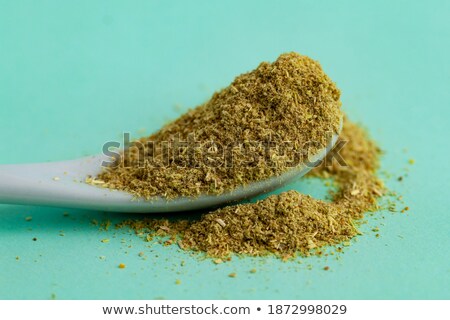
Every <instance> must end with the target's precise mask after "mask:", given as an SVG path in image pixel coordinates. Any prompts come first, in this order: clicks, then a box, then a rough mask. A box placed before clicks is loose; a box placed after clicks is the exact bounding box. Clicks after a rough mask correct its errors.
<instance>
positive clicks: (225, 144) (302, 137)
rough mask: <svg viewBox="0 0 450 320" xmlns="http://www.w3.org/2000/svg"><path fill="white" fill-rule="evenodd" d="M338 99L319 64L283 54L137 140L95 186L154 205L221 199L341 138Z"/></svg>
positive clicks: (299, 161) (338, 94)
mask: <svg viewBox="0 0 450 320" xmlns="http://www.w3.org/2000/svg"><path fill="white" fill-rule="evenodd" d="M339 97H340V91H339V90H338V89H337V87H336V86H335V84H334V83H333V82H332V81H331V80H330V78H329V77H328V76H327V75H326V74H325V73H324V72H323V70H322V68H321V66H320V64H319V63H318V62H316V61H314V60H312V59H310V58H308V57H306V56H302V55H299V54H297V53H286V54H282V55H281V56H280V57H279V58H278V59H277V60H276V61H275V62H273V63H268V62H263V63H261V64H260V65H259V66H258V67H257V68H256V69H255V70H253V71H251V72H248V73H245V74H242V75H240V76H238V77H237V78H236V79H235V80H234V81H233V82H232V83H231V84H230V85H229V86H228V87H226V88H224V89H222V90H221V91H219V92H216V93H214V95H213V96H212V97H211V99H210V100H209V101H207V102H206V103H205V104H203V105H200V106H198V107H197V108H195V109H193V110H190V111H189V112H187V113H186V114H184V115H182V116H181V117H180V118H178V119H177V120H175V121H173V122H172V123H170V124H168V125H166V126H164V127H163V128H162V129H161V130H159V131H158V132H156V133H155V134H153V135H151V136H150V137H145V138H142V139H140V140H138V141H136V142H135V145H134V147H132V148H130V149H128V151H127V152H125V153H123V154H122V155H121V157H120V159H119V160H118V161H116V163H115V165H114V166H111V167H109V168H107V169H106V170H105V171H104V172H103V173H101V174H100V175H99V176H98V177H96V178H95V179H96V180H95V182H96V183H97V184H98V183H99V182H100V183H101V184H102V186H104V187H108V188H112V189H120V190H124V191H127V192H130V193H132V194H133V195H135V196H139V197H145V198H147V199H149V198H151V197H154V196H162V197H166V198H168V199H170V198H174V197H178V196H180V195H182V196H197V195H199V194H220V193H223V192H224V191H230V190H233V189H234V188H236V187H238V186H243V185H246V184H248V183H251V182H254V181H258V180H263V179H266V178H268V177H272V176H277V175H280V174H282V173H283V172H285V171H287V170H289V169H290V168H292V166H293V165H292V161H294V164H295V165H298V164H301V163H302V162H304V161H305V160H307V159H306V157H307V155H308V154H316V153H317V151H318V150H319V149H322V148H324V147H325V146H326V145H327V144H328V142H329V140H330V136H331V134H333V133H338V131H339V127H340V119H341V117H342V114H341V111H340V106H341V102H340V100H339ZM287 142H288V145H287V144H286V143H287ZM268 145H269V146H275V148H267V147H266V146H268ZM281 145H282V146H283V148H282V149H283V150H280V148H279V147H280V146H281ZM305 151H307V152H305Z"/></svg>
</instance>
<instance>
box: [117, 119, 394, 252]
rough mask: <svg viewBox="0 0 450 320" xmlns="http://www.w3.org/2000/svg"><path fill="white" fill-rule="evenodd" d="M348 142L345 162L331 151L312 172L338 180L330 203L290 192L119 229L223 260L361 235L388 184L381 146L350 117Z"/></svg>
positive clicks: (344, 140) (126, 223) (294, 249)
mask: <svg viewBox="0 0 450 320" xmlns="http://www.w3.org/2000/svg"><path fill="white" fill-rule="evenodd" d="M343 143H346V144H345V145H344V147H343V148H342V149H341V150H340V152H339V154H340V155H341V156H342V159H343V160H344V162H345V163H342V162H341V163H339V162H337V161H336V160H335V157H333V156H332V153H330V155H329V156H327V159H325V161H323V163H322V164H321V165H320V166H319V167H317V168H315V169H314V170H313V171H312V172H311V173H310V174H309V176H314V177H321V178H332V179H333V180H334V182H335V184H336V190H334V191H333V192H332V199H331V201H330V202H327V201H323V200H318V199H313V198H311V197H310V196H307V195H303V194H300V193H298V192H297V191H288V192H283V193H281V194H279V195H273V196H270V197H268V198H266V199H263V200H260V201H258V202H256V203H250V204H241V205H234V206H228V207H225V208H221V209H218V210H215V211H213V212H210V213H207V214H205V215H203V216H202V217H201V218H200V219H199V220H196V221H189V220H168V219H149V218H147V219H143V220H127V221H124V222H122V223H120V224H118V226H117V227H119V228H121V227H127V228H131V229H133V230H135V232H136V233H138V234H145V235H146V239H149V240H151V239H153V237H155V236H169V237H170V239H169V240H167V241H166V244H173V243H177V244H178V245H179V246H180V247H181V248H182V249H185V250H193V251H201V252H205V253H206V254H207V255H209V256H212V257H222V258H223V257H226V256H228V255H229V254H231V253H237V254H247V255H253V256H260V255H266V254H275V255H277V256H280V257H282V258H289V257H293V256H295V255H297V254H303V255H308V254H310V253H311V250H312V249H316V248H320V247H321V246H324V245H333V244H337V243H340V242H344V241H348V240H349V239H351V238H352V237H354V236H355V235H357V234H358V233H359V232H358V230H357V227H356V226H355V222H356V221H357V220H359V219H361V218H363V216H364V213H365V212H367V211H372V210H377V209H379V207H378V204H377V200H378V198H379V197H381V196H382V195H383V193H384V192H385V188H384V187H383V183H382V181H381V180H380V179H379V178H378V177H377V176H376V170H377V169H378V166H379V156H380V149H379V148H378V146H377V145H376V144H375V143H374V142H373V141H372V140H371V139H370V138H369V137H368V136H367V134H366V133H365V131H364V130H363V129H361V128H360V127H359V126H357V125H356V124H354V123H352V122H350V121H348V120H347V119H345V120H344V126H343V130H342V132H341V135H340V141H338V143H337V145H336V146H337V147H336V148H340V147H341V146H342V144H343ZM338 146H339V147H338Z"/></svg>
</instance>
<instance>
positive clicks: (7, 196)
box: [0, 134, 338, 212]
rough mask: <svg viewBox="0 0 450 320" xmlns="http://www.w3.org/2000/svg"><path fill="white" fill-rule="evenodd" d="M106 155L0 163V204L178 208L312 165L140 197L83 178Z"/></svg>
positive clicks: (207, 202)
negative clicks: (232, 183) (216, 190)
mask: <svg viewBox="0 0 450 320" xmlns="http://www.w3.org/2000/svg"><path fill="white" fill-rule="evenodd" d="M337 139H338V135H337V134H334V135H333V136H332V137H331V140H330V141H329V143H328V145H327V147H326V148H324V149H322V150H320V152H318V153H317V154H316V155H314V156H312V157H310V163H317V162H319V161H320V160H322V159H323V158H324V157H325V155H326V154H327V153H328V152H329V151H330V150H331V149H332V148H333V146H334V144H335V143H336V141H337ZM103 161H107V162H110V158H108V157H106V156H105V155H98V156H91V157H86V158H82V159H78V160H70V161H62V162H48V163H34V164H12V165H0V203H10V204H24V205H42V206H55V207H65V208H80V209H91V210H100V211H120V212H175V211H188V210H194V209H201V208H208V207H215V206H219V205H221V204H226V203H232V202H236V201H239V200H242V199H246V198H250V197H253V196H255V195H258V194H261V193H265V192H269V191H272V190H274V189H277V188H279V187H281V186H283V185H285V184H287V183H289V182H291V181H292V180H294V179H296V178H299V177H301V176H303V175H305V174H306V173H307V172H308V171H309V170H311V168H312V167H313V166H311V164H310V165H309V166H306V165H300V166H297V167H295V168H293V169H290V170H289V171H287V172H286V173H284V174H282V175H280V176H277V177H272V178H269V179H267V180H262V181H258V182H254V183H251V184H249V185H246V186H243V187H238V188H236V189H234V190H233V191H230V192H226V193H223V194H220V195H201V196H199V197H180V198H176V199H172V200H166V199H164V198H155V199H152V200H145V199H136V198H134V197H133V196H132V195H131V194H129V193H127V192H123V191H118V190H110V189H106V188H102V187H97V186H93V185H90V184H87V183H85V182H84V181H85V180H86V177H87V176H89V175H90V176H93V177H95V176H97V174H98V173H100V171H101V170H102V166H101V164H102V162H103Z"/></svg>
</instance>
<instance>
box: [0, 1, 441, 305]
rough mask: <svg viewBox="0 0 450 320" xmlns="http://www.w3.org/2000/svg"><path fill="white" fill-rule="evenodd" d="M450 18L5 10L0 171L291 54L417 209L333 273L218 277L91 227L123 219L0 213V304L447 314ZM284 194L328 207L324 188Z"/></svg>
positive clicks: (338, 263)
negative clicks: (287, 306)
mask: <svg viewBox="0 0 450 320" xmlns="http://www.w3.org/2000/svg"><path fill="white" fill-rule="evenodd" d="M449 16H450V2H448V1H421V2H420V3H419V2H418V1H370V2H369V1H292V2H289V1H264V2H263V1H221V2H218V1H190V2H187V1H76V2H75V1H74V2H67V1H65V2H61V1H0V133H1V135H2V141H3V146H2V151H1V153H0V163H2V164H7V163H26V162H41V161H54V160H65V159H74V158H78V157H82V156H85V155H90V154H97V153H99V152H100V151H101V147H102V144H103V143H104V142H106V141H109V140H111V139H113V140H116V139H119V138H120V135H121V133H122V132H131V133H132V134H133V135H134V136H135V137H137V136H139V135H142V134H149V133H151V132H152V131H155V130H157V129H158V128H159V127H160V126H162V125H163V124H165V123H166V122H167V121H169V120H170V119H174V118H176V117H177V116H178V115H179V114H180V112H182V111H184V110H186V109H187V108H188V107H193V106H195V105H197V104H199V103H201V102H203V101H205V100H206V99H208V97H209V96H210V95H211V94H212V93H213V92H214V91H215V90H218V89H220V88H221V87H224V86H226V85H227V84H228V83H229V82H230V81H231V80H232V79H233V78H234V77H235V76H236V75H237V74H240V73H242V72H245V71H248V70H251V69H253V68H255V67H256V66H257V65H258V63H259V62H261V61H264V60H266V61H272V60H274V59H276V57H277V56H278V55H279V54H280V53H282V52H286V51H297V52H300V53H302V54H307V55H309V56H311V57H313V58H314V59H317V60H319V61H320V62H321V63H322V66H323V68H324V69H325V71H326V72H327V73H328V74H329V75H330V76H331V78H332V79H333V80H335V81H336V82H337V84H338V86H339V87H340V89H341V90H342V101H343V105H344V109H345V111H346V112H347V113H348V115H349V117H350V118H351V119H353V120H355V121H358V122H361V123H363V124H364V126H365V127H366V128H367V129H368V130H369V132H370V133H371V135H372V136H373V137H374V138H375V139H376V140H377V141H378V142H379V144H380V145H381V147H382V148H383V150H384V151H385V155H384V156H383V164H382V171H383V172H384V173H382V175H383V177H384V178H385V179H387V182H386V183H387V185H388V186H389V187H390V188H391V189H392V190H395V191H397V192H398V193H399V194H401V195H403V197H404V201H405V204H404V205H408V206H409V207H410V208H411V209H410V211H408V212H407V213H406V214H401V213H390V212H379V213H377V214H376V215H375V216H374V217H372V218H369V219H368V223H367V224H366V225H364V226H363V227H362V230H363V231H364V232H365V235H363V236H361V237H358V238H357V240H356V241H353V243H352V245H351V246H350V247H348V248H345V250H344V253H343V254H341V255H339V259H336V256H333V257H332V256H328V257H321V258H317V257H313V258H303V259H297V260H295V261H289V262H281V261H280V260H277V259H274V258H270V257H269V258H238V257H234V258H233V260H232V261H231V262H228V263H224V264H221V265H214V264H213V263H212V262H211V261H210V260H202V259H201V258H199V257H198V256H194V257H193V256H191V255H189V254H188V253H185V252H181V251H180V250H179V249H178V248H177V247H176V246H172V247H163V246H160V245H154V246H152V247H151V248H149V247H147V245H148V243H146V242H144V241H142V240H141V239H140V238H138V237H137V236H135V235H134V234H132V233H129V232H127V231H126V230H114V228H112V229H111V230H109V231H101V230H99V226H95V225H93V224H92V223H91V222H92V220H93V219H96V220H98V221H99V222H102V221H104V220H105V219H111V221H112V222H113V223H115V222H119V221H121V220H123V219H124V218H127V217H130V216H131V215H129V214H126V213H123V214H107V213H101V212H89V211H81V210H65V209H60V208H38V207H31V206H12V205H1V206H0V298H5V299H50V298H56V299H153V298H166V299H197V298H199V299H200V298H201V299H207V298H209V299H222V298H225V299H256V298H260V299H367V298H368V299H419V298H420V299H422V298H423V299H430V298H434V299H442V298H446V299H448V298H450V291H449V290H450V289H449V288H450V277H449V276H450V264H449V255H448V253H449V244H450V241H449V231H450V228H449V227H450V223H449V218H448V217H449V211H448V207H449V205H448V204H449V197H450V194H449V187H450V186H449V181H450V179H449V178H450V177H449V170H450V162H449V160H448V157H449V156H450V153H449V151H448V149H447V147H448V138H449V125H448V121H449V116H450V112H449V101H450V81H449V78H450V62H449V56H450V52H449V51H450V50H449V48H450V41H449V39H450V19H449ZM143 130H145V132H144V131H143ZM411 158H412V159H414V160H415V164H414V165H410V164H409V163H408V160H409V159H411ZM385 171H386V172H387V173H386V172H385ZM400 175H401V176H404V179H403V181H402V182H399V181H397V177H398V176H400ZM288 188H295V189H297V190H300V191H302V192H306V193H310V194H313V195H315V196H323V195H324V194H325V193H326V190H325V188H324V186H323V183H321V182H318V181H309V180H308V181H305V180H302V181H298V182H296V183H295V184H294V185H291V186H289V187H288ZM288 188H286V189H288ZM64 212H68V213H69V216H68V217H65V216H64V215H63V213H64ZM27 216H32V220H31V221H26V220H25V217H27ZM142 216H143V215H141V217H142ZM133 217H136V215H133ZM373 227H379V229H380V231H379V234H380V238H376V237H375V234H374V233H373V232H372V231H371V228H373ZM61 232H63V233H64V234H65V236H60V235H59V234H60V233H61ZM33 237H36V238H37V241H32V238H33ZM104 238H108V239H110V242H109V243H102V242H101V241H100V240H101V239H104ZM140 251H143V252H145V258H146V259H143V258H142V257H139V256H138V253H139V252H140ZM16 256H18V257H19V260H16ZM100 256H104V257H106V258H105V259H104V260H102V259H100V258H99V257H100ZM181 261H185V265H184V266H181ZM119 263H125V264H126V265H127V267H126V268H125V269H119V268H118V267H117V266H118V264H119ZM324 266H329V267H330V270H329V271H324V270H323V267H324ZM252 268H256V269H257V272H256V273H255V274H252V273H250V272H249V270H250V269H252ZM230 272H236V274H237V277H236V278H229V277H228V274H229V273H230ZM177 279H179V280H181V284H179V285H177V284H175V281H176V280H177Z"/></svg>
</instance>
